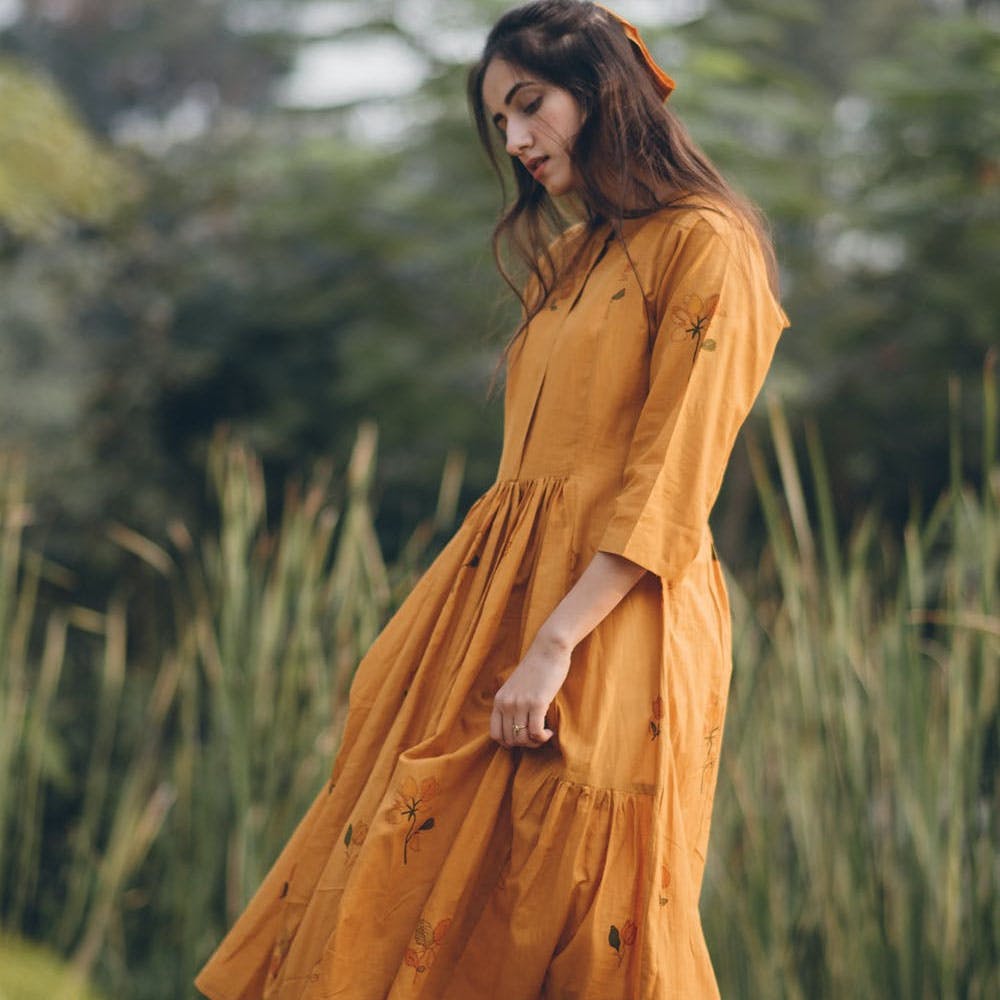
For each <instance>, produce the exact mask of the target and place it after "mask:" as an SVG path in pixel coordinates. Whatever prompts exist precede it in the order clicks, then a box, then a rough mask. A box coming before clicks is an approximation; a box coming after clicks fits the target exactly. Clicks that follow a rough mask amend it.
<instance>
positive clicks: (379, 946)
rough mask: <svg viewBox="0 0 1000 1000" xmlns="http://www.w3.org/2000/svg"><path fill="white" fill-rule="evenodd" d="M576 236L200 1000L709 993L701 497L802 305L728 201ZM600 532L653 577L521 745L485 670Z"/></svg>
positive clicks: (524, 635) (529, 628)
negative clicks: (328, 750) (453, 527)
mask: <svg viewBox="0 0 1000 1000" xmlns="http://www.w3.org/2000/svg"><path fill="white" fill-rule="evenodd" d="M577 241H580V242H579V243H578V242H577ZM581 245H582V246H583V247H584V252H583V255H582V258H581V260H580V263H579V266H578V267H577V268H575V269H574V271H573V277H572V278H571V279H570V280H569V281H567V282H566V283H565V284H564V285H563V286H561V287H560V289H559V290H558V292H557V297H556V298H555V299H553V300H551V301H550V302H548V303H547V304H546V306H545V307H544V308H543V310H542V311H541V312H540V313H539V314H538V316H537V317H535V318H534V319H533V320H532V322H531V324H530V326H529V328H528V330H527V331H526V333H525V334H524V335H523V336H522V337H521V338H520V339H519V341H518V342H517V343H516V344H515V347H514V349H513V350H512V353H511V356H510V358H509V367H508V378H507V384H506V391H505V417H504V419H505V425H504V444H503V453H502V457H501V459H500V466H499V471H498V474H497V478H496V481H495V482H494V484H493V485H492V486H491V487H490V488H489V489H488V490H487V491H486V492H485V493H484V494H483V495H482V496H481V497H480V498H479V499H478V500H477V501H476V503H475V504H474V505H473V506H472V508H471V509H470V511H469V513H468V515H467V516H466V518H465V520H464V522H463V524H462V526H461V527H460V528H459V530H458V532H457V534H456V535H455V537H454V538H453V539H452V540H451V542H450V543H449V544H448V545H447V547H446V548H445V549H444V550H443V552H442V553H441V555H440V556H439V557H438V558H437V559H436V560H435V562H434V563H433V565H432V566H431V567H430V569H429V570H428V571H427V573H426V574H425V575H424V576H423V577H422V578H421V580H420V581H419V583H418V584H417V586H416V587H415V589H414V590H413V592H412V593H411V595H410V596H409V597H408V598H407V600H406V601H405V603H404V604H403V605H402V607H401V608H400V609H399V611H398V612H397V613H396V615H395V616H394V617H393V618H392V620H391V621H390V622H389V623H388V625H387V626H386V627H385V629H384V631H383V632H382V633H381V635H380V636H379V637H378V639H377V640H376V641H375V643H374V644H373V645H372V647H371V649H370V650H369V652H368V653H367V655H366V656H365V658H364V659H363V661H362V662H361V664H360V666H359V668H358V672H357V675H356V677H355V680H354V682H353V685H352V688H351V693H350V704H349V713H348V717H347V723H346V729H345V733H344V739H343V743H342V746H341V749H340V751H339V752H338V754H337V756H336V759H335V761H334V763H333V768H332V774H331V777H330V779H329V781H328V783H327V784H326V785H325V786H324V787H323V788H321V789H320V790H319V791H318V793H317V795H316V798H315V800H314V802H313V803H312V805H311V806H310V808H309V809H308V811H307V812H306V814H305V816H304V817H303V818H302V820H301V822H300V823H299V825H298V827H297V828H296V830H295V832H294V834H293V835H292V837H291V839H290V840H289V841H288V843H287V844H286V846H285V847H284V849H283V850H282V852H281V854H280V856H279V857H278V859H277V861H276V862H275V863H274V866H273V868H272V869H271V870H270V872H269V874H268V875H267V877H266V878H265V880H264V882H263V884H262V885H261V886H260V888H259V890H258V891H257V893H256V894H255V895H254V897H253V898H252V900H251V901H250V903H249V905H248V906H247V908H246V910H245V911H244V912H243V914H242V915H241V916H240V918H239V919H238V920H237V921H236V923H235V925H234V926H233V927H232V929H231V930H230V931H229V933H228V934H227V936H226V937H225V938H224V939H223V941H222V942H221V943H220V944H219V946H218V948H217V949H216V951H215V953H214V954H213V955H212V956H211V958H210V959H209V960H208V962H207V963H206V965H205V966H204V967H203V968H202V970H201V971H200V973H199V974H198V976H197V979H196V980H195V983H196V985H197V987H198V989H199V990H200V991H201V992H202V993H204V994H205V995H206V996H208V997H210V998H212V1000H250V998H255V1000H260V998H264V1000H334V998H336V1000H386V998H389V1000H418V998H419V1000H486V998H496V1000H667V998H677V1000H708V998H712V997H718V995H719V994H718V987H717V985H716V981H715V976H714V973H713V970H712V965H711V962H710V959H709V954H708V951H707V948H706V945H705V941H704V938H703V935H702V930H701V923H700V919H699V914H698V897H699V891H700V887H701V880H702V871H703V867H704V863H705V853H706V846H707V841H708V830H709V819H710V815H711V808H712V799H713V795H714V791H715V782H716V774H717V767H718V759H719V749H720V743H721V738H722V728H723V721H724V715H725V704H726V696H727V691H728V685H729V678H730V672H731V661H730V621H729V605H728V600H727V596H726V590H725V586H724V583H723V575H722V571H721V569H720V566H719V563H718V561H717V558H716V554H715V550H714V547H713V544H712V536H711V534H710V532H709V527H708V515H709V511H710V509H711V507H712V504H713V502H714V500H715V497H716V494H717V492H718V489H719V485H720V482H721V479H722V475H723V471H724V469H725V465H726V462H727V460H728V457H729V454H730V452H731V449H732V446H733V442H734V438H735V436H736V433H737V430H738V429H739V427H740V425H741V423H742V422H743V420H744V418H745V417H746V415H747V413H748V411H749V410H750V407H751V405H752V403H753V401H754V398H755V397H756V395H757V393H758V391H759V390H760V387H761V384H762V382H763V380H764V377H765V374H766V372H767V370H768V366H769V364H770V361H771V357H772V353H773V350H774V347H775V344H776V341H777V339H778V337H779V334H780V332H781V331H782V329H783V328H784V327H785V326H787V323H788V320H787V317H786V316H785V313H784V312H783V310H782V308H781V306H780V304H779V303H778V302H777V301H776V300H775V298H774V297H773V295H772V293H771V291H770V290H769V287H768V282H767V278H766V273H765V265H764V262H763V258H762V255H761V253H760V251H759V248H758V246H757V243H756V240H755V239H754V237H753V236H752V235H751V234H750V232H749V231H748V230H746V229H745V228H744V227H743V226H742V225H740V224H738V223H737V222H736V221H735V220H734V219H733V218H732V217H731V216H728V215H727V214H726V213H725V212H724V211H723V212H718V211H715V210H713V209H711V208H710V207H707V206H705V205H704V204H702V205H701V206H700V207H699V206H696V205H690V204H689V205H687V206H683V207H681V208H679V209H665V210H661V211H659V212H657V213H655V214H653V215H650V216H647V217H644V218H639V219H632V220H627V221H626V223H625V226H624V229H623V231H622V235H621V238H618V237H616V236H614V235H613V233H612V230H611V227H610V226H606V227H604V228H602V229H598V230H597V231H596V232H594V233H592V234H587V233H585V232H584V231H583V230H582V228H576V229H573V230H570V231H569V232H568V233H567V234H566V235H565V236H564V237H562V238H561V239H560V241H558V243H557V245H556V256H557V258H558V259H563V260H565V259H568V258H569V257H570V256H572V254H571V251H572V250H573V249H574V248H576V247H578V246H581ZM626 248H627V251H628V253H626ZM630 258H631V260H630ZM598 550H603V551H606V552H613V553H619V554H621V555H623V556H625V557H627V558H628V559H630V560H632V561H634V562H636V563H639V564H640V565H642V566H643V567H645V568H646V569H647V570H648V572H647V573H646V574H644V576H643V577H642V578H641V579H640V581H639V583H638V584H637V585H636V587H635V588H634V589H633V590H632V591H630V592H629V594H628V595H627V596H626V597H625V599H624V600H623V601H622V602H621V604H620V605H619V606H618V607H617V608H616V609H615V610H614V611H612V612H611V614H610V615H608V617H607V618H606V619H605V620H604V621H602V622H601V623H600V624H599V625H598V626H597V628H596V629H595V630H594V631H593V632H592V633H591V634H590V635H589V636H588V637H587V638H586V639H585V640H584V641H583V642H582V643H581V644H580V645H579V646H578V647H577V649H576V650H575V652H574V653H573V658H572V666H571V668H570V672H569V675H568V678H567V680H566V682H565V684H564V685H563V687H562V689H561V690H560V691H559V693H558V695H557V697H556V699H555V701H554V703H553V706H552V710H551V711H550V713H549V717H548V718H549V722H550V724H552V725H553V727H554V728H555V729H556V731H557V735H556V736H555V737H554V738H553V740H552V741H551V742H550V743H548V744H546V745H545V746H544V747H542V748H540V749H516V750H507V749H504V748H503V747H501V746H500V745H498V744H497V743H495V742H494V741H493V740H491V739H490V736H489V716H490V712H491V708H492V699H493V695H494V692H495V691H496V689H497V688H498V687H499V686H500V685H501V684H502V683H503V682H504V680H506V678H507V677H508V676H509V675H510V673H511V671H512V670H513V669H514V667H515V666H516V665H517V663H518V662H519V660H520V658H521V655H522V653H523V652H524V651H525V650H526V648H527V646H528V645H529V643H530V642H531V640H532V638H533V637H534V635H535V632H536V630H537V629H538V627H539V626H540V625H541V624H542V622H544V621H545V619H546V617H547V616H548V615H549V613H550V612H551V611H552V609H553V608H554V607H555V606H556V604H557V603H558V602H559V601H560V599H561V598H562V597H563V595H565V594H566V592H567V591H568V590H569V589H570V587H571V586H572V585H573V583H574V582H575V580H576V579H577V578H578V576H579V575H580V574H581V573H582V571H583V570H584V568H585V567H586V566H587V564H588V562H589V561H590V559H591V557H592V556H593V554H594V553H595V552H596V551H598Z"/></svg>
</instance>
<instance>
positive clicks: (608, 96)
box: [468, 0, 777, 347]
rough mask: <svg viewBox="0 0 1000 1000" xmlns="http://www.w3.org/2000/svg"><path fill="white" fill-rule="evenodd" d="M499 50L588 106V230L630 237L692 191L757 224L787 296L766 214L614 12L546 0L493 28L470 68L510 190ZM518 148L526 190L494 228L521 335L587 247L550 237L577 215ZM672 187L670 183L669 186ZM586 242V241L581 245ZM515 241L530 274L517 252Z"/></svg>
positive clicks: (477, 111) (493, 154)
mask: <svg viewBox="0 0 1000 1000" xmlns="http://www.w3.org/2000/svg"><path fill="white" fill-rule="evenodd" d="M493 59H502V60H504V61H505V62H507V63H510V64H511V65H513V66H516V67H518V68H519V69H522V70H526V71H527V72H529V73H531V74H533V75H536V76H538V77H539V78H540V79H542V80H544V81H546V82H548V83H549V84H552V85H554V86H557V87H561V88H562V89H564V90H567V91H569V93H570V94H572V96H573V97H574V98H575V99H576V101H577V102H578V104H579V105H580V108H581V110H582V111H583V116H584V120H583V124H582V126H581V128H580V131H579V132H578V133H577V136H576V139H575V140H574V143H573V147H572V149H571V151H570V155H571V158H572V161H573V165H574V167H575V170H576V173H577V175H578V176H579V177H580V179H581V184H580V189H579V191H578V192H577V194H578V196H579V199H578V200H579V202H580V203H581V209H582V213H583V225H584V233H585V235H589V234H592V233H594V232H595V231H596V230H597V229H598V228H599V227H600V226H602V225H603V224H604V223H606V222H610V223H611V224H612V228H613V231H614V232H615V233H616V234H618V236H619V238H620V234H621V225H622V221H623V219H625V218H632V217H635V216H642V215H646V214H649V213H651V212H655V211H659V210H660V209H664V208H671V207H676V203H677V202H678V201H679V200H680V199H681V198H685V199H687V198H688V196H691V195H694V196H697V197H703V198H705V200H706V202H707V203H708V204H707V206H706V207H711V208H713V209H717V210H720V211H727V210H728V211H729V212H731V213H732V214H733V215H735V216H736V217H737V218H741V219H743V220H745V222H746V223H747V224H749V226H750V227H751V229H752V230H753V231H754V232H755V233H756V236H757V239H758V242H759V243H760V247H761V251H762V252H763V254H764V256H765V259H766V262H767V265H768V272H769V277H770V282H771V287H772V290H773V291H774V292H775V295H777V266H776V263H775V258H774V249H773V246H772V243H771V238H770V233H769V231H768V228H767V224H766V221H765V220H764V218H763V216H762V215H761V213H760V211H759V210H758V209H757V208H756V207H755V206H754V205H753V204H752V203H751V202H750V201H749V200H748V199H746V198H745V197H743V196H742V195H740V194H738V193H737V192H736V191H734V190H733V188H732V187H731V186H730V185H729V184H728V183H727V182H726V180H725V179H724V178H723V177H722V175H721V174H720V173H719V171H718V170H717V169H716V167H715V166H714V165H713V164H712V162H711V161H710V160H709V159H708V157H707V156H706V155H705V154H704V153H703V152H702V151H701V150H700V149H699V148H698V146H697V145H696V144H695V142H694V141H693V140H692V139H691V137H690V136H689V135H688V132H687V130H686V129H685V128H684V126H683V125H682V124H681V122H680V121H679V120H678V118H677V116H676V115H675V114H674V113H673V111H671V110H670V109H669V108H667V107H666V106H665V105H664V103H663V101H662V100H661V98H660V96H659V94H658V93H657V91H656V88H655V87H654V85H653V82H652V78H651V77H650V76H649V74H648V73H647V71H646V69H645V68H644V65H643V63H642V61H641V57H640V55H639V53H638V52H637V51H636V50H635V49H634V47H633V46H632V44H631V42H629V41H628V39H627V38H626V36H625V33H624V31H623V30H622V27H621V25H620V24H619V23H618V22H617V21H615V20H614V19H613V18H612V17H611V16H610V15H609V14H608V13H607V11H605V10H603V9H602V8H601V7H600V6H598V5H597V4H594V3H588V2H581V0H535V2H533V3H527V4H524V5H523V6H521V7H516V8H514V9H513V10H510V11H508V12H507V13H506V14H504V15H503V17H501V18H500V20H499V21H497V23H496V24H495V25H494V26H493V29H492V30H491V31H490V33H489V35H488V36H487V39H486V44H485V46H484V48H483V53H482V56H481V57H480V59H479V61H478V62H477V63H476V64H475V65H474V66H472V68H471V69H470V70H469V76H468V96H469V103H470V105H471V108H472V113H473V116H474V118H475V121H476V128H477V131H478V133H479V138H480V140H481V142H482V144H483V147H484V149H485V150H486V154H487V156H488V157H489V160H490V163H491V164H492V166H493V169H494V171H495V172H496V174H497V177H498V178H499V180H500V186H501V191H502V192H503V195H504V200H505V201H506V197H507V185H506V178H505V171H504V169H503V168H502V166H501V163H502V160H503V156H502V155H501V150H500V148H498V147H499V146H500V142H499V139H500V135H499V133H498V132H497V130H496V129H495V128H494V127H493V125H492V123H491V122H490V120H489V114H488V111H487V109H486V106H485V103H484V101H483V77H484V76H485V75H486V69H487V67H488V66H489V64H490V62H491V61H492V60H493ZM508 158H509V159H510V161H511V166H512V169H513V176H514V183H515V186H516V197H515V198H514V201H513V202H512V203H511V204H510V205H509V206H508V207H507V208H506V209H505V210H504V212H503V214H502V216H501V218H500V220H499V222H498V223H497V224H496V227H495V228H494V230H493V255H494V258H495V260H496V263H497V267H498V269H499V271H500V274H501V275H502V276H503V278H504V280H505V281H506V282H507V284H508V285H509V286H510V287H511V288H512V289H513V291H514V293H515V294H516V295H517V297H518V298H519V299H520V301H521V305H522V306H523V307H524V318H523V321H522V323H521V325H520V327H518V329H517V331H516V332H515V333H514V336H513V337H512V338H511V343H513V342H514V340H516V339H517V337H518V335H519V334H520V333H521V332H522V331H523V330H524V328H525V327H526V326H527V325H528V323H529V322H530V321H531V319H532V317H534V316H535V315H536V314H537V313H538V311H539V310H540V309H541V308H542V306H543V305H544V304H545V301H546V299H547V298H548V296H549V294H550V293H551V292H552V290H553V288H555V287H556V286H557V285H558V283H559V281H560V278H561V277H562V275H563V274H565V273H566V272H567V271H568V270H569V269H571V268H572V266H573V264H574V263H575V261H576V259H577V256H579V254H577V255H575V256H574V257H573V259H572V260H571V261H570V262H569V264H568V266H564V267H563V268H562V269H561V270H560V269H559V268H557V266H556V264H555V262H554V261H553V260H552V257H551V254H550V252H549V249H548V248H549V244H550V243H551V242H552V240H553V238H554V237H556V236H557V235H559V234H560V233H561V232H562V231H563V230H564V229H565V227H566V224H567V219H566V217H565V216H564V214H563V213H562V212H561V211H560V210H559V207H558V206H557V205H556V204H555V203H554V202H553V200H552V199H551V198H550V197H549V195H548V193H547V192H546V190H545V188H544V186H543V185H542V184H540V183H539V182H537V181H536V180H535V179H534V178H533V177H532V176H531V174H530V173H529V172H528V171H527V169H525V167H524V165H523V164H522V163H521V161H520V160H519V159H517V157H508ZM664 191H666V192H670V193H669V194H668V195H666V196H664V194H663V192H664ZM685 204H690V201H689V200H686V201H685ZM586 243H587V241H586V239H584V240H582V241H581V242H580V243H579V253H582V252H583V250H584V249H585V247H586ZM626 249H627V248H626ZM509 251H513V255H514V260H515V261H516V262H519V263H520V265H521V266H520V269H519V270H520V272H521V273H517V270H515V268H516V264H515V266H514V267H512V266H511V265H510V263H508V260H509ZM532 277H533V278H534V279H535V281H534V282H533V284H534V288H535V293H534V294H532V295H531V296H530V298H526V295H525V292H524V291H522V284H524V281H523V279H524V278H529V279H530V278H532ZM509 346H510V345H509V344H508V347H509Z"/></svg>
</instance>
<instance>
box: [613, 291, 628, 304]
mask: <svg viewBox="0 0 1000 1000" xmlns="http://www.w3.org/2000/svg"><path fill="white" fill-rule="evenodd" d="M624 297H625V289H624V288H621V289H619V290H618V291H617V292H615V294H614V295H612V296H611V301H612V302H614V301H615V300H616V299H622V298H624Z"/></svg>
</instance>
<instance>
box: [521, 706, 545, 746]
mask: <svg viewBox="0 0 1000 1000" xmlns="http://www.w3.org/2000/svg"><path fill="white" fill-rule="evenodd" d="M521 735H522V736H526V737H527V738H528V741H529V742H530V743H532V744H534V745H535V746H541V744H543V743H548V741H549V740H550V739H551V738H552V730H551V729H547V728H546V727H545V713H544V712H532V713H531V714H530V715H529V716H528V728H527V729H525V730H524V732H523V733H521Z"/></svg>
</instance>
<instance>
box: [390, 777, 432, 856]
mask: <svg viewBox="0 0 1000 1000" xmlns="http://www.w3.org/2000/svg"><path fill="white" fill-rule="evenodd" d="M440 791H441V785H440V783H439V782H438V780H437V778H424V780H423V781H421V782H420V783H419V784H418V783H417V779H416V778H414V777H413V776H412V775H410V776H408V777H406V778H404V779H403V780H402V782H401V783H400V784H399V785H397V786H396V798H395V800H394V801H393V803H392V805H391V806H390V807H389V809H388V810H387V811H386V818H387V819H388V820H389V822H390V823H402V822H405V823H406V824H407V826H406V834H405V836H404V837H403V864H404V865H405V864H406V863H407V862H408V860H409V852H410V851H417V850H419V849H420V834H421V833H426V832H427V831H428V830H433V829H434V817H433V816H426V817H424V814H425V813H426V812H427V811H428V810H429V809H430V808H431V802H432V800H433V799H434V797H435V796H436V795H437V794H438V792H440ZM422 817H423V818H422Z"/></svg>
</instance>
